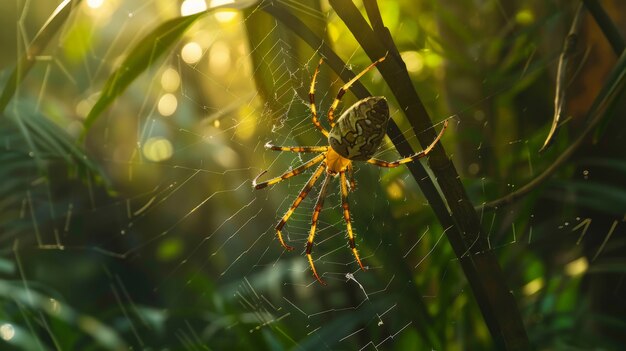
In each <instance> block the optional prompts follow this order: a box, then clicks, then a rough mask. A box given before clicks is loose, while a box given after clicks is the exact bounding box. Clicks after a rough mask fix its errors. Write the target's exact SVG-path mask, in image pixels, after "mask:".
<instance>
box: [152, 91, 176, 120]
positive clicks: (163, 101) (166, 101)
mask: <svg viewBox="0 0 626 351" xmlns="http://www.w3.org/2000/svg"><path fill="white" fill-rule="evenodd" d="M157 108H158V110H159V113H160V114H161V115H162V116H165V117H167V116H171V115H173V114H174V112H176V109H177V108H178V99H176V96H174V94H169V93H168V94H165V95H163V96H161V98H160V99H159V105H158V106H157Z"/></svg>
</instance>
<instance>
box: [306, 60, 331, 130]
mask: <svg viewBox="0 0 626 351" xmlns="http://www.w3.org/2000/svg"><path fill="white" fill-rule="evenodd" d="M322 62H323V59H320V62H319V63H318V64H317V67H316V68H315V72H314V73H313V78H312V79H311V87H310V88H309V102H310V104H311V105H310V106H311V114H312V115H313V124H315V127H316V128H317V129H319V130H320V132H322V134H324V136H328V131H327V130H326V128H324V127H323V126H322V124H321V123H320V121H319V119H318V118H317V107H315V81H316V80H317V74H318V73H320V66H321V65H322Z"/></svg>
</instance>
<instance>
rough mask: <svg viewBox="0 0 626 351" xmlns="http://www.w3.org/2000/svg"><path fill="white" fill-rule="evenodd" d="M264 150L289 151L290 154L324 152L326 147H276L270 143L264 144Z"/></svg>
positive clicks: (326, 149)
mask: <svg viewBox="0 0 626 351" xmlns="http://www.w3.org/2000/svg"><path fill="white" fill-rule="evenodd" d="M265 148H266V149H269V150H274V151H291V152H325V151H328V146H278V145H274V144H272V143H270V142H268V143H267V144H265Z"/></svg>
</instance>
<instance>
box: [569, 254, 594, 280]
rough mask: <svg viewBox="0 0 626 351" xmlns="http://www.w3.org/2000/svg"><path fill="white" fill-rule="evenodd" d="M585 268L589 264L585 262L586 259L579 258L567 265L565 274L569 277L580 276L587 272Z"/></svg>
mask: <svg viewBox="0 0 626 351" xmlns="http://www.w3.org/2000/svg"><path fill="white" fill-rule="evenodd" d="M587 268H589V262H588V261H587V258H586V257H581V258H579V259H577V260H574V261H572V262H570V263H568V264H567V265H566V266H565V274H567V275H569V276H575V275H580V274H583V273H585V272H586V271H587Z"/></svg>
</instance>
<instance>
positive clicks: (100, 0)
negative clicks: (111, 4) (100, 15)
mask: <svg viewBox="0 0 626 351" xmlns="http://www.w3.org/2000/svg"><path fill="white" fill-rule="evenodd" d="M102 4H104V0H87V6H89V7H90V8H92V9H97V8H100V7H101V6H102Z"/></svg>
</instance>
